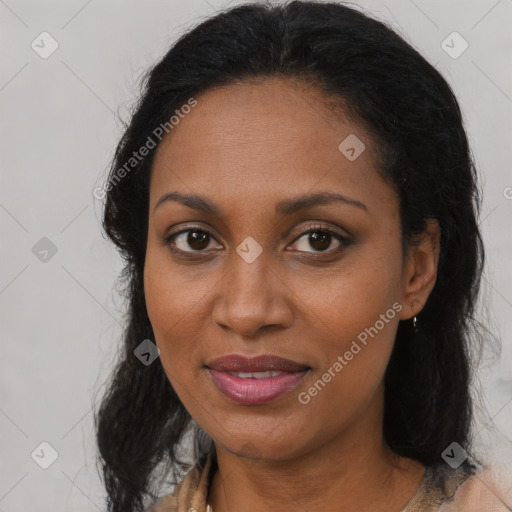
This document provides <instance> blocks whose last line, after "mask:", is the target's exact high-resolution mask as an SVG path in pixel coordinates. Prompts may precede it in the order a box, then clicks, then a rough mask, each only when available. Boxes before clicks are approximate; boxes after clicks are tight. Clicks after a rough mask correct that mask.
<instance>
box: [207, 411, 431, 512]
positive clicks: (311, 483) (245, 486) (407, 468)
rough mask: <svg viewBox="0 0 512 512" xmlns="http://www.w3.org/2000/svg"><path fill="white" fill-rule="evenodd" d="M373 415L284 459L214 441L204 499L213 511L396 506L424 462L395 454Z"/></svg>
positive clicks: (347, 510)
mask: <svg viewBox="0 0 512 512" xmlns="http://www.w3.org/2000/svg"><path fill="white" fill-rule="evenodd" d="M370 409H372V408H370ZM373 411H375V409H374V408H373ZM379 416H380V420H379ZM374 419H376V420H377V421H369V420H370V418H368V417H365V418H362V421H360V422H358V423H357V424H354V425H353V426H352V427H351V428H348V429H347V430H346V431H345V432H342V433H340V434H338V435H337V436H335V437H334V438H332V439H329V440H328V441H326V442H324V443H323V444H320V445H316V446H314V449H311V450H309V451H305V452H302V453H300V454H297V455H295V456H290V457H288V458H286V459H279V460H275V459H268V458H260V459H250V458H247V457H244V456H240V455H237V454H235V453H233V452H231V451H228V450H227V449H225V448H224V447H222V446H219V445H217V444H216V453H217V464H218V470H217V472H216V473H215V475H214V477H213V481H212V484H211V487H210V493H209V497H208V503H209V504H210V505H211V507H212V509H213V512H228V511H229V510H236V511H237V512H267V511H268V510H275V509H276V507H282V508H283V509H284V510H287V509H289V508H290V505H291V504H294V503H296V504H297V505H298V506H300V508H301V509H304V510H325V509H326V508H327V509H329V510H342V511H343V512H360V511H361V510H372V511H374V512H380V511H386V512H395V511H396V512H399V511H401V510H402V509H403V507H404V506H405V505H406V504H407V502H408V501H409V500H410V499H411V497H412V496H413V495H414V493H415V492H416V490H417V488H418V486H419V485H420V483H421V479H422V477H423V474H424V469H425V468H424V467H423V466H422V465H421V464H420V463H418V462H416V461H413V460H411V459H405V458H402V457H398V456H396V455H395V454H394V453H393V452H392V451H391V450H390V449H389V447H388V446H387V445H386V443H385V442H384V439H383V436H382V415H381V414H380V415H377V416H376V418H374Z"/></svg>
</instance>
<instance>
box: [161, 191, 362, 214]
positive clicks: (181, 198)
mask: <svg viewBox="0 0 512 512" xmlns="http://www.w3.org/2000/svg"><path fill="white" fill-rule="evenodd" d="M168 201H175V202H178V203H181V204H184V205H185V206H188V207H189V208H192V209H194V210H198V211H202V212H205V213H211V214H212V215H217V216H220V215H221V214H222V211H221V209H220V208H219V207H218V206H217V205H215V204H214V203H212V202H211V201H209V200H208V199H206V198H205V197H202V196H199V195H195V194H183V193H181V192H169V193H167V194H164V195H163V196H162V197H161V198H160V199H159V200H158V201H157V203H156V205H155V208H154V209H153V211H156V209H157V208H158V207H160V206H161V205H162V204H163V203H165V202H168ZM336 202H341V203H343V204H346V205H349V206H355V207H357V208H360V209H361V210H364V211H366V212H368V208H367V207H366V205H365V204H363V203H362V202H361V201H358V200H357V199H352V198H350V197H347V196H345V195H343V194H338V193H336V192H318V193H316V194H311V195H303V196H298V197H294V198H290V199H284V200H282V201H279V202H278V203H277V204H276V213H278V214H282V215H291V214H292V213H295V212H297V211H299V210H306V209H308V208H312V207H314V206H321V205H328V204H332V203H336Z"/></svg>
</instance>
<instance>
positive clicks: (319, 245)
mask: <svg viewBox="0 0 512 512" xmlns="http://www.w3.org/2000/svg"><path fill="white" fill-rule="evenodd" d="M319 233H322V234H319ZM330 236H331V235H330V234H329V233H326V232H325V231H315V232H314V233H311V235H310V240H311V241H310V243H311V247H313V248H314V249H316V250H317V251H323V250H325V249H328V248H329V245H330V241H329V237H330Z"/></svg>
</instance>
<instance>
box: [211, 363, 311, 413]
mask: <svg viewBox="0 0 512 512" xmlns="http://www.w3.org/2000/svg"><path fill="white" fill-rule="evenodd" d="M206 367H207V368H208V370H209V372H210V375H211V377H212V381H213V383H214V384H215V386H216V387H217V389H218V390H219V391H220V392H221V393H222V394H223V395H224V396H226V397H228V398H229V399H231V400H232V401H234V402H236V403H238V404H242V405H256V404H262V403H266V402H269V401H271V400H274V399H276V398H277V397H279V396H281V395H283V394H285V393H287V392H289V391H291V390H292V389H293V388H295V387H296V386H297V385H298V384H299V383H300V381H301V380H302V379H303V378H304V376H305V375H306V374H307V372H308V371H309V370H310V367H309V366H307V365H305V364H301V363H297V362H295V361H291V360H290V359H284V358H281V357H277V356H271V355H263V356H258V357H253V358H247V357H245V356H239V355H236V354H231V355H227V356H223V357H220V358H218V359H214V360H213V361H211V362H209V363H208V364H207V365H206Z"/></svg>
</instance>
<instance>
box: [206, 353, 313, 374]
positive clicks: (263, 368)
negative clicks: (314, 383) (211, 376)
mask: <svg viewBox="0 0 512 512" xmlns="http://www.w3.org/2000/svg"><path fill="white" fill-rule="evenodd" d="M206 366H207V367H208V368H211V369H213V370H217V371H218V372H269V371H271V372H272V371H274V372H276V371H277V372H299V371H302V370H306V369H308V368H309V367H308V366H307V365H305V364H300V363H296V362H295V361H291V360H290V359H284V358H282V357H277V356H272V355H262V356H258V357H251V358H249V357H244V356H239V355H236V354H230V355H227V356H223V357H219V358H217V359H214V360H213V361H211V362H210V363H207V364H206Z"/></svg>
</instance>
